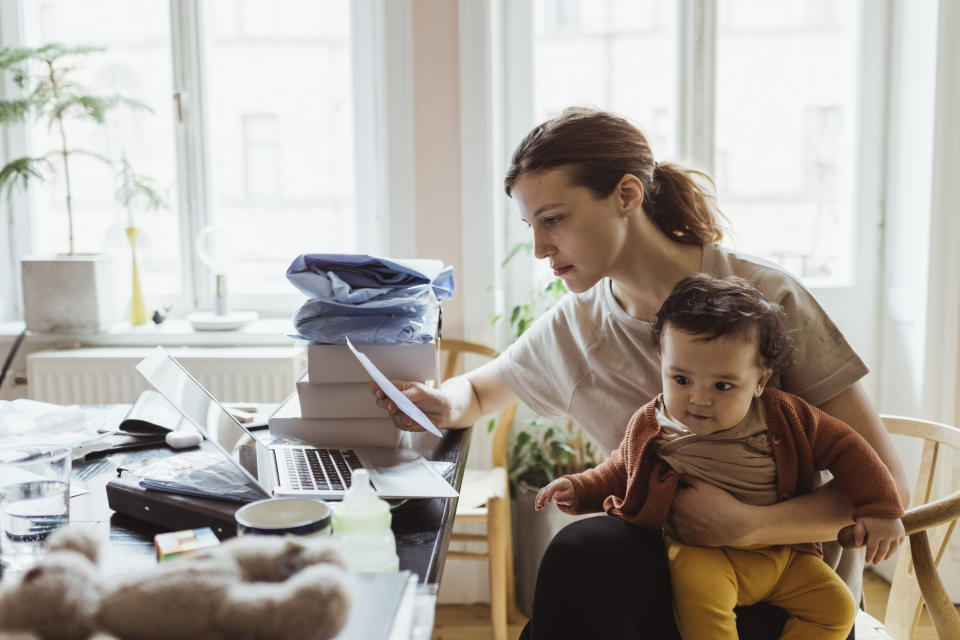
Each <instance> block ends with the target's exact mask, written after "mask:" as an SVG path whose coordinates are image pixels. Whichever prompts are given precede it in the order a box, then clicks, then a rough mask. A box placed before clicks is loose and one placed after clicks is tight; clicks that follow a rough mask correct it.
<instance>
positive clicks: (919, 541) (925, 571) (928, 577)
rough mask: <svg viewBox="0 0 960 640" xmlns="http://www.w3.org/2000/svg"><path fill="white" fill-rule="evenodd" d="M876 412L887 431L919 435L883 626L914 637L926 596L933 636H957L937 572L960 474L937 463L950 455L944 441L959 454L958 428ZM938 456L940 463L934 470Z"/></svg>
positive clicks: (958, 619) (959, 502)
mask: <svg viewBox="0 0 960 640" xmlns="http://www.w3.org/2000/svg"><path fill="white" fill-rule="evenodd" d="M881 418H882V419H883V423H884V425H886V427H887V431H889V432H890V433H891V434H899V435H904V436H910V437H914V438H920V439H921V440H923V451H922V454H921V458H920V473H919V475H918V478H917V485H916V488H915V489H914V492H913V494H912V496H911V506H910V509H908V510H907V513H906V516H905V517H904V519H903V524H904V528H905V529H906V531H907V534H908V535H909V536H910V543H909V548H910V553H904V552H901V553H900V555H899V558H898V560H897V567H896V570H895V572H894V576H893V582H892V583H891V585H890V598H889V600H888V602H887V611H886V616H885V620H884V621H883V623H884V626H885V627H886V631H887V633H889V634H890V635H891V636H892V637H894V638H903V639H904V640H906V639H907V638H913V637H914V633H915V632H916V629H917V624H918V622H919V620H920V613H921V609H922V607H923V604H924V601H926V605H927V611H928V612H929V613H930V617H931V619H932V620H933V623H934V627H935V628H936V630H937V635H938V637H939V638H960V615H958V614H957V611H956V609H955V608H954V606H953V603H952V602H950V598H949V597H948V596H947V593H946V590H945V589H944V587H943V583H942V582H941V581H940V576H939V575H938V574H937V565H938V564H939V562H940V560H941V558H942V557H943V555H944V553H945V552H946V551H947V547H948V544H949V542H950V537H951V534H952V533H953V529H954V526H955V525H956V522H957V518H958V516H960V476H958V474H955V473H953V469H949V470H948V471H949V473H944V470H943V468H942V467H945V466H946V465H948V464H949V462H948V461H944V458H946V459H947V460H949V458H950V457H951V456H950V455H949V452H948V451H947V450H945V448H946V447H950V448H951V449H953V450H954V452H955V453H957V454H960V429H957V428H956V427H951V426H948V425H945V424H939V423H936V422H929V421H926V420H917V419H914V418H903V417H900V416H890V415H884V416H881ZM939 462H943V464H941V465H940V466H941V469H940V472H939V473H938V467H937V464H938V463H939ZM945 478H946V480H947V481H946V483H944V479H945ZM944 484H946V485H948V486H946V487H944Z"/></svg>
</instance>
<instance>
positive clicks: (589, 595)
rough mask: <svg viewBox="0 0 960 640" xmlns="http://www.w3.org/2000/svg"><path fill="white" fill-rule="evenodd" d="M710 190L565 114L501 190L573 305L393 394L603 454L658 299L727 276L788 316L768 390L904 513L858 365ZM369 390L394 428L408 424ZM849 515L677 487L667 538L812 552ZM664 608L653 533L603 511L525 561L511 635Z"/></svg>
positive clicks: (747, 617) (663, 631)
mask: <svg viewBox="0 0 960 640" xmlns="http://www.w3.org/2000/svg"><path fill="white" fill-rule="evenodd" d="M709 182H710V180H709V177H707V176H706V175H705V174H702V173H700V172H695V171H689V170H685V169H683V168H680V167H677V166H675V165H670V164H660V163H656V162H655V161H654V159H653V155H652V153H651V151H650V147H649V145H648V144H647V141H646V139H645V138H644V136H643V134H642V133H641V132H640V131H639V130H637V129H636V128H635V127H634V126H633V125H631V124H630V123H629V122H627V121H626V120H625V119H623V118H620V117H618V116H616V115H614V114H610V113H606V112H602V111H595V110H587V109H568V110H566V111H565V112H564V113H563V114H562V115H560V116H558V117H557V118H554V119H552V120H549V121H547V122H545V123H543V124H542V125H540V126H538V127H536V128H535V129H534V130H533V131H531V132H530V133H529V134H528V135H527V137H526V138H525V139H524V140H523V141H522V142H521V143H520V145H519V146H518V147H517V149H516V151H515V152H514V155H513V160H512V166H511V167H510V170H509V171H508V173H507V176H506V180H505V186H506V191H507V194H508V195H511V196H512V197H514V198H516V200H517V202H518V205H519V208H520V212H521V215H522V217H523V220H524V221H525V222H526V223H527V224H528V225H529V226H530V227H531V228H532V230H533V239H534V255H535V256H536V257H537V258H538V259H546V260H549V261H550V266H551V267H552V268H553V271H554V274H555V275H557V276H558V277H560V278H562V279H563V281H564V283H565V284H566V286H567V288H568V289H570V291H571V292H573V294H574V295H570V296H567V297H566V298H564V299H563V300H562V301H561V302H560V303H558V304H557V305H556V306H555V307H554V308H553V309H552V310H551V311H550V312H549V313H547V314H544V316H542V317H541V318H540V319H539V320H538V321H537V322H536V323H535V324H534V325H533V326H532V327H531V328H530V329H529V330H528V331H527V332H526V333H525V334H524V335H523V336H522V337H521V338H520V339H518V340H517V341H516V342H515V343H514V344H513V345H511V346H510V348H509V349H507V350H506V351H505V352H504V353H503V355H501V356H500V357H499V358H497V359H496V360H495V361H493V362H490V363H488V364H486V365H484V366H482V367H479V368H478V369H476V370H474V371H471V372H469V373H467V374H465V375H463V376H459V377H456V378H453V379H451V380H448V381H446V382H444V384H443V385H442V386H441V387H440V388H439V389H436V390H434V389H428V388H426V387H424V386H422V385H419V384H416V383H401V384H400V385H399V386H400V387H401V388H402V389H403V390H404V393H405V394H406V395H407V396H408V397H409V398H410V399H411V400H412V401H413V402H414V403H415V404H416V405H417V406H418V407H420V408H421V409H422V410H424V412H425V413H427V415H428V416H430V418H431V419H432V420H433V421H434V423H436V424H439V425H443V426H454V427H455V426H466V425H470V424H473V423H474V422H476V420H477V419H478V418H479V417H480V416H482V415H485V414H489V413H492V412H495V411H497V410H499V409H501V408H503V407H506V406H509V405H510V404H512V403H514V402H517V401H518V400H520V401H523V402H525V403H526V404H527V405H528V406H530V407H531V408H532V409H533V410H535V411H536V412H538V413H539V414H541V415H544V416H560V415H569V416H571V417H572V418H573V419H574V420H575V421H576V422H577V424H578V425H580V427H581V428H582V429H583V430H584V431H586V432H587V433H588V434H589V435H590V436H591V437H592V438H593V439H594V440H595V441H596V442H597V443H598V444H599V445H600V446H601V448H604V449H606V450H608V451H609V450H612V449H614V448H615V447H617V445H618V444H619V442H620V440H621V439H622V437H623V435H624V430H625V428H626V424H627V421H628V419H629V417H630V415H631V414H632V413H633V411H634V410H635V409H636V408H637V407H639V406H641V405H642V404H644V403H646V402H647V401H648V400H650V399H651V398H652V397H654V396H656V395H657V394H658V393H660V391H661V389H660V376H659V364H658V361H657V352H656V350H655V348H654V347H653V343H652V340H651V329H652V325H653V322H654V321H655V319H656V312H657V310H658V309H659V308H660V304H661V303H662V301H663V300H664V299H665V298H666V297H667V295H668V294H669V293H670V291H671V290H672V288H673V286H674V285H675V284H676V283H677V282H679V281H680V280H681V279H683V278H685V277H687V276H691V275H693V274H695V273H698V272H705V273H708V274H710V275H712V276H715V277H726V276H731V275H734V276H739V277H742V278H744V279H746V280H747V281H749V282H750V283H751V284H753V285H754V286H755V287H757V288H758V289H760V291H761V292H762V293H763V294H764V296H765V297H767V298H768V299H770V300H773V301H776V302H778V303H779V304H781V305H782V306H783V307H784V310H785V311H786V314H787V318H788V325H789V326H788V328H789V329H790V330H791V332H792V337H793V339H794V342H795V348H794V352H793V362H792V364H791V365H788V366H787V367H786V368H785V369H784V371H783V374H782V375H780V376H778V377H777V378H776V379H774V380H772V381H771V382H770V384H771V385H772V386H775V387H779V388H782V389H784V390H786V391H790V392H792V393H795V394H797V395H799V396H801V397H803V398H804V399H805V400H807V401H808V402H810V403H811V404H814V405H817V406H819V407H820V408H821V409H823V410H825V411H826V412H827V413H830V414H832V415H834V416H836V417H837V418H840V419H841V420H843V421H844V422H847V423H848V424H850V425H851V426H852V427H853V428H854V429H856V430H857V431H858V432H859V433H860V434H861V435H863V436H864V437H865V438H866V440H867V441H868V442H869V443H870V445H871V446H872V447H873V448H874V449H875V450H876V451H877V453H878V454H879V455H880V458H881V459H882V460H883V461H884V463H885V464H886V465H887V467H888V468H889V469H890V472H891V474H892V475H893V478H894V480H895V482H896V484H897V488H898V490H899V491H900V493H901V497H902V499H903V503H904V504H907V503H908V500H907V491H906V489H905V487H906V483H905V477H904V472H903V469H902V467H901V465H900V461H899V459H898V458H897V455H896V453H895V451H894V448H893V445H892V443H891V441H890V438H889V436H888V435H887V433H886V431H885V429H884V428H883V424H882V422H881V421H880V419H879V416H878V415H877V411H876V410H875V409H874V407H873V406H872V405H871V403H870V401H869V399H868V398H867V396H866V394H865V392H864V390H863V388H862V387H861V386H860V384H859V383H858V380H859V379H860V378H862V377H863V376H864V375H865V374H866V373H867V369H866V367H865V366H864V364H863V362H862V361H861V360H860V358H859V357H857V355H856V354H855V353H854V352H853V350H852V349H851V348H850V347H849V345H848V344H847V343H846V341H845V340H844V338H843V336H842V335H841V334H840V332H839V331H838V330H837V328H836V327H835V326H834V324H833V323H832V322H831V321H830V319H829V318H828V317H827V316H826V314H825V313H824V311H823V310H822V309H821V308H820V307H819V305H818V304H817V303H816V302H815V301H814V300H813V298H812V297H811V295H810V294H809V292H807V291H806V290H805V289H804V288H803V286H802V285H800V284H799V282H798V281H797V280H796V279H794V278H793V277H792V276H790V275H789V274H786V273H785V272H783V271H781V270H779V269H777V268H775V267H772V266H770V265H767V264H765V263H761V262H759V261H757V260H755V259H752V258H750V257H748V256H744V255H741V254H738V253H737V252H734V251H731V250H728V249H725V248H722V247H720V246H718V245H717V244H716V243H717V242H719V241H720V239H721V237H722V233H721V228H720V223H719V215H718V212H717V210H716V208H715V205H714V203H713V200H712V197H711V196H710V195H709V192H708V190H707V185H708V184H709ZM375 392H376V393H377V396H378V398H379V400H378V404H380V406H382V407H384V408H386V409H387V410H388V411H389V412H390V413H391V414H392V415H393V417H394V422H395V423H396V424H397V426H398V427H399V428H401V429H413V428H415V427H414V426H413V423H412V422H411V421H410V419H409V418H408V417H407V416H405V415H403V414H401V413H398V412H397V411H396V407H395V406H394V405H393V403H391V402H390V401H389V400H388V399H386V398H384V397H383V394H382V393H381V392H380V391H379V390H375ZM718 507H719V508H718ZM731 513H733V514H734V516H733V517H731V516H730V515H729V514H731ZM718 514H724V515H723V517H722V518H721V517H720V516H719V515H718ZM850 514H851V507H850V504H849V503H848V502H847V501H846V499H845V498H843V496H842V495H840V493H839V492H838V491H836V490H835V489H834V488H833V487H831V486H830V485H829V484H827V485H825V486H824V487H822V488H821V489H819V490H818V491H816V492H814V493H812V494H808V495H806V496H802V497H799V498H794V499H791V500H785V501H783V502H779V503H777V504H775V505H772V506H767V507H754V506H750V505H745V504H742V503H739V502H738V501H736V500H735V499H734V498H732V497H731V496H730V495H729V494H727V493H725V492H724V491H722V490H719V489H716V488H714V487H711V486H708V485H706V484H704V483H700V482H696V481H693V482H692V483H691V487H690V488H689V489H686V490H684V491H682V492H680V493H678V496H677V498H676V500H675V501H674V504H673V507H672V511H671V517H670V521H669V524H668V529H669V531H670V533H671V534H672V535H673V536H674V537H676V538H677V539H680V540H682V541H684V542H686V543H688V544H694V545H703V546H721V545H726V546H743V545H751V544H762V545H776V544H791V543H799V542H805V541H810V540H813V539H816V540H820V541H828V540H835V539H836V534H837V532H838V531H839V530H840V528H841V527H843V526H844V525H846V524H849V523H850V522H851V521H852V520H851V517H850ZM825 546H829V545H825ZM833 547H834V548H833V549H831V550H825V551H826V553H825V557H826V559H827V560H828V562H832V563H833V564H834V566H836V567H838V572H839V573H840V574H841V576H842V577H843V578H844V580H845V581H846V582H847V584H848V585H849V586H850V587H851V591H852V592H853V595H854V598H855V599H856V600H857V601H859V600H860V595H861V593H860V587H861V584H860V581H861V578H862V569H863V566H862V554H858V553H856V552H852V553H851V552H847V553H844V554H843V556H841V555H840V553H839V547H837V546H836V545H835V544H834V545H833ZM610 566H616V567H618V569H617V570H616V571H610V570H609V569H608V567H610ZM670 599H671V595H670V584H669V578H668V574H667V570H666V563H665V558H664V551H663V544H662V540H661V536H660V535H659V533H652V532H648V531H643V530H639V529H636V528H633V527H631V526H629V525H627V524H625V523H624V522H623V521H621V520H619V519H617V518H613V517H607V516H601V517H597V518H588V519H586V520H580V521H577V522H575V523H573V524H571V525H569V526H567V527H566V528H565V529H563V530H562V531H561V532H560V533H558V534H557V536H556V537H555V538H554V540H553V542H552V543H551V545H550V547H549V548H548V550H547V552H546V554H545V556H544V558H543V561H542V562H541V567H540V574H539V576H538V579H537V588H536V593H535V598H534V607H533V619H532V620H531V623H530V624H529V625H528V627H527V629H525V630H524V636H525V637H531V638H538V639H539V638H551V639H556V638H566V637H570V638H574V637H576V638H580V637H588V636H589V637H616V638H628V637H646V638H671V637H676V629H675V627H674V625H673V616H672V610H671V606H670ZM771 609H772V608H770V607H765V606H764V605H757V606H755V607H748V608H746V609H745V610H744V611H742V612H739V614H740V616H739V617H740V619H741V621H742V622H743V626H742V628H741V637H742V638H748V637H749V638H775V637H777V636H778V635H779V628H780V626H782V623H783V617H782V614H780V613H779V612H778V611H775V610H773V611H771Z"/></svg>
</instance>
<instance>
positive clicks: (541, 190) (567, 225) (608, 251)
mask: <svg viewBox="0 0 960 640" xmlns="http://www.w3.org/2000/svg"><path fill="white" fill-rule="evenodd" d="M512 193H513V196H514V198H515V199H516V200H517V204H518V206H519V207H520V215H521V216H522V217H523V221H524V222H526V223H527V224H528V225H529V226H530V228H531V229H532V230H533V254H534V256H536V257H537V258H538V259H546V260H549V261H550V267H551V268H552V269H553V273H554V274H555V275H557V276H559V277H560V278H562V279H563V282H564V284H565V285H566V286H567V288H568V289H570V290H571V291H573V292H574V293H579V292H581V291H586V290H587V289H589V288H590V287H592V286H593V285H594V284H596V283H597V282H598V281H599V280H600V279H601V278H603V277H605V276H608V275H610V272H611V269H612V267H613V265H614V264H615V262H616V260H617V258H618V256H619V255H620V252H621V250H622V249H623V246H624V243H625V239H626V229H627V225H626V216H625V215H624V206H623V205H622V204H621V203H622V202H623V198H622V196H621V194H620V190H619V189H616V190H614V192H613V193H612V194H611V195H609V196H607V197H606V198H597V197H596V196H595V195H594V193H593V192H592V191H590V190H589V189H587V188H586V187H580V186H574V185H572V184H570V181H569V180H568V178H567V173H566V171H564V170H563V169H551V170H549V171H541V172H537V173H524V174H521V175H520V177H519V178H517V181H516V183H514V187H513V192H512Z"/></svg>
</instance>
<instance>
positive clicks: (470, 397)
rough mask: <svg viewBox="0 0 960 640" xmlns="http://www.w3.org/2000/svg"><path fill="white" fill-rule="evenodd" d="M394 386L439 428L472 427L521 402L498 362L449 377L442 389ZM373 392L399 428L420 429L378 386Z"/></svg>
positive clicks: (404, 384)
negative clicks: (483, 417) (484, 417)
mask: <svg viewBox="0 0 960 640" xmlns="http://www.w3.org/2000/svg"><path fill="white" fill-rule="evenodd" d="M394 384H396V386H397V388H398V389H400V390H401V391H402V392H403V394H404V395H405V396H407V398H408V399H409V400H410V401H411V402H412V403H413V404H415V405H416V406H417V408H419V409H420V410H421V411H423V412H424V413H425V414H426V415H427V417H428V418H430V420H431V421H432V422H433V423H434V424H436V425H437V426H440V427H455V428H456V427H469V426H470V425H472V424H474V423H475V422H476V421H477V420H479V419H480V417H481V416H485V415H487V414H490V413H494V412H496V411H499V410H501V409H503V408H505V407H509V406H510V405H511V404H514V403H516V402H519V398H518V397H517V395H516V394H515V393H514V392H513V390H512V389H510V387H509V386H507V383H506V382H504V381H503V378H502V377H501V376H500V372H499V371H498V370H497V361H496V360H491V361H490V362H488V363H486V364H484V365H483V366H481V367H477V368H476V369H474V370H473V371H470V372H468V373H466V374H464V375H461V376H456V377H454V378H450V379H449V380H447V381H446V382H444V383H443V384H442V385H440V388H439V389H433V388H430V387H428V386H426V385H423V384H420V383H419V382H403V381H401V382H395V383H394ZM370 389H371V391H373V393H374V394H375V395H376V396H377V406H379V407H381V408H383V409H386V410H387V412H388V413H389V414H390V415H391V417H392V418H393V422H394V424H395V425H396V426H397V427H398V428H400V429H404V430H407V431H420V430H421V429H420V427H419V426H418V425H417V424H416V423H415V422H413V421H412V420H411V419H410V418H409V417H408V416H407V415H406V414H404V413H403V412H401V411H399V410H398V409H397V406H396V405H395V404H394V402H393V401H392V400H390V398H387V397H386V396H385V395H384V393H383V391H381V390H380V388H379V387H378V386H377V385H376V383H373V382H371V383H370Z"/></svg>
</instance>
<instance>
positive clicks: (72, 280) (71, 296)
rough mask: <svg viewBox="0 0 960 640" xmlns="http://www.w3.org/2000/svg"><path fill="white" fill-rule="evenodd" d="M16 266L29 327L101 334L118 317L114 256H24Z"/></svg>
mask: <svg viewBox="0 0 960 640" xmlns="http://www.w3.org/2000/svg"><path fill="white" fill-rule="evenodd" d="M20 267H21V274H22V280H23V315H24V320H25V322H26V324H27V329H29V330H30V331H33V332H36V333H61V334H91V333H103V332H104V331H106V330H107V329H108V328H109V327H110V325H112V324H113V323H115V322H117V321H118V320H119V319H120V314H119V305H118V304H117V295H116V287H115V282H114V280H115V277H116V268H115V267H116V265H115V259H114V256H112V255H109V254H100V253H97V254H78V255H73V256H67V255H58V256H55V257H27V258H24V259H23V260H22V261H21V263H20Z"/></svg>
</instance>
